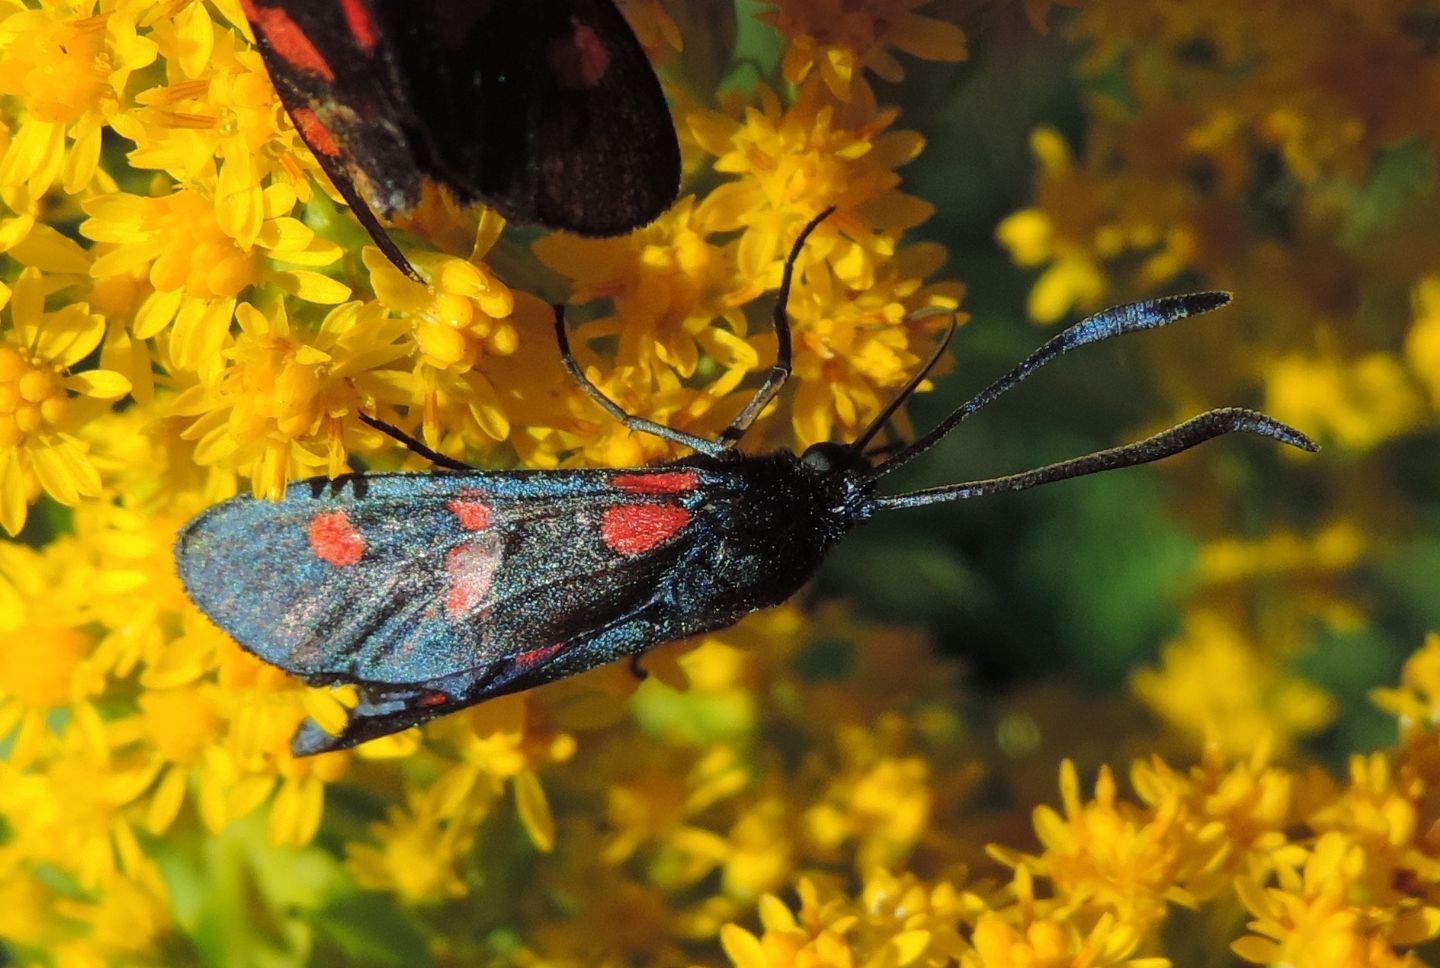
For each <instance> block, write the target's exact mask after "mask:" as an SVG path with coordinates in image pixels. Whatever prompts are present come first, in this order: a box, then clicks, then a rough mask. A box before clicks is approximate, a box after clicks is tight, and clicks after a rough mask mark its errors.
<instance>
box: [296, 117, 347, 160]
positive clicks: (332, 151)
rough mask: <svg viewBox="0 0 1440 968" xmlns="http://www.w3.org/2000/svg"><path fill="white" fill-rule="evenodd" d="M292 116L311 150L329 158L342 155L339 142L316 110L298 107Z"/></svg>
mask: <svg viewBox="0 0 1440 968" xmlns="http://www.w3.org/2000/svg"><path fill="white" fill-rule="evenodd" d="M290 118H291V120H293V121H294V122H295V127H296V128H297V129H299V131H300V137H301V138H304V139H305V143H306V144H307V145H309V146H310V150H311V151H313V152H315V153H316V154H318V155H325V156H327V157H329V158H339V157H340V145H339V143H338V142H336V140H335V136H334V135H332V134H331V133H330V129H329V128H327V127H325V125H324V124H323V123H322V122H321V120H320V118H319V116H318V115H316V114H315V112H314V111H312V110H310V109H309V108H296V109H295V110H294V111H291V112H290Z"/></svg>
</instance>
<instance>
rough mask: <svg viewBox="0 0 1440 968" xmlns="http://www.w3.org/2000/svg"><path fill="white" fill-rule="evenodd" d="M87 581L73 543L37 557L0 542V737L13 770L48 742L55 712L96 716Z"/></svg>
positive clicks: (88, 566) (87, 718)
mask: <svg viewBox="0 0 1440 968" xmlns="http://www.w3.org/2000/svg"><path fill="white" fill-rule="evenodd" d="M95 581H96V570H95V569H94V567H93V564H92V563H91V562H90V561H89V560H87V556H86V551H85V548H84V547H83V546H81V545H80V544H79V543H78V542H75V541H73V540H69V541H63V542H56V543H53V544H51V545H50V546H48V547H47V548H46V550H45V553H43V554H41V553H37V552H35V551H33V550H31V549H30V548H27V547H25V546H24V545H18V544H14V543H12V542H0V642H3V645H0V737H3V738H4V739H5V741H6V742H7V743H8V744H10V745H9V747H8V753H7V759H8V761H9V762H10V763H11V764H12V765H13V766H15V767H17V768H23V767H25V766H27V765H29V764H30V762H31V761H32V760H34V759H35V758H36V757H37V756H39V755H41V754H42V753H43V752H45V751H46V749H47V747H48V746H49V745H50V744H52V743H53V739H54V737H53V733H52V730H54V729H55V728H56V726H57V721H56V720H53V719H52V713H54V712H55V711H56V710H61V709H66V710H69V711H70V714H71V715H72V716H74V717H77V718H78V719H79V720H80V721H81V722H83V723H86V724H88V725H91V726H93V724H94V722H95V717H96V716H97V715H98V714H97V713H96V711H95V710H94V709H93V708H91V706H90V703H91V701H93V700H94V699H95V697H96V696H98V695H99V694H100V692H101V691H102V690H103V688H104V675H103V673H102V672H101V671H100V670H99V669H97V668H96V666H95V664H94V663H93V662H92V661H91V652H92V650H93V649H94V647H95V635H94V632H93V628H92V625H91V623H92V621H93V619H94V614H93V612H92V611H91V609H90V596H89V591H90V589H91V588H92V586H93V584H94V582H95Z"/></svg>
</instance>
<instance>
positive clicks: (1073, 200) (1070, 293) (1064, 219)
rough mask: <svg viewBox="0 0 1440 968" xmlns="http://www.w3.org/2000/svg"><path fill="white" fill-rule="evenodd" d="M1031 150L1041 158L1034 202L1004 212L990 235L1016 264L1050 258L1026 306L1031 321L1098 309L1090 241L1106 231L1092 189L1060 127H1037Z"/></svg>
mask: <svg viewBox="0 0 1440 968" xmlns="http://www.w3.org/2000/svg"><path fill="white" fill-rule="evenodd" d="M1030 150H1031V151H1032V152H1033V153H1034V155H1035V159H1036V161H1038V162H1039V163H1040V177H1041V181H1040V187H1039V191H1038V194H1039V200H1038V204H1037V205H1036V206H1035V207H1034V208H1027V209H1023V210H1021V211H1019V212H1015V213H1014V214H1012V215H1009V216H1007V217H1006V218H1005V219H1004V220H1002V221H1001V222H1000V224H999V225H998V226H997V227H996V229H995V237H996V239H997V240H998V241H999V242H1000V244H1001V245H1003V246H1005V247H1006V248H1008V249H1009V250H1010V256H1011V258H1012V259H1014V260H1015V262H1016V263H1017V264H1019V265H1022V266H1027V267H1030V266H1040V265H1043V264H1044V263H1047V262H1048V263H1050V265H1049V266H1048V267H1047V268H1046V269H1045V271H1044V272H1042V273H1041V274H1040V277H1039V278H1038V279H1036V280H1035V285H1034V287H1033V288H1032V289H1031V290H1030V299H1029V302H1028V304H1027V306H1026V311H1027V313H1028V314H1029V316H1030V318H1031V319H1033V320H1035V321H1036V322H1041V323H1054V322H1057V321H1058V320H1060V319H1063V318H1065V317H1066V316H1069V315H1071V314H1072V313H1073V311H1075V310H1080V311H1082V312H1084V311H1090V310H1094V309H1098V308H1099V306H1100V303H1101V301H1102V300H1103V299H1104V298H1105V296H1106V294H1107V292H1108V289H1109V286H1108V284H1107V282H1106V279H1105V273H1104V271H1103V270H1102V269H1101V268H1100V266H1099V264H1098V262H1097V260H1096V258H1095V255H1094V253H1093V251H1092V246H1093V245H1094V243H1095V241H1096V239H1097V238H1099V237H1101V236H1103V235H1105V234H1109V233H1108V232H1107V227H1106V226H1104V225H1102V224H1100V219H1101V218H1103V217H1104V213H1103V212H1101V211H1100V210H1099V208H1098V206H1097V205H1096V200H1095V196H1096V194H1097V188H1096V186H1095V185H1094V184H1093V183H1091V181H1090V179H1089V177H1088V175H1087V173H1085V172H1083V171H1077V170H1076V168H1075V164H1074V160H1073V159H1072V158H1071V155H1070V149H1069V146H1067V145H1066V144H1065V140H1064V139H1063V138H1062V137H1061V136H1060V134H1059V132H1056V131H1054V130H1052V129H1050V128H1037V129H1036V130H1035V131H1034V132H1032V133H1031V135H1030Z"/></svg>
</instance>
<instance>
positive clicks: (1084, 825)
mask: <svg viewBox="0 0 1440 968" xmlns="http://www.w3.org/2000/svg"><path fill="white" fill-rule="evenodd" d="M1060 795H1061V799H1062V802H1063V804H1064V814H1063V815H1062V814H1060V813H1058V812H1056V811H1055V810H1054V809H1052V808H1050V807H1048V806H1040V807H1037V808H1036V809H1035V816H1034V823H1035V834H1036V836H1038V837H1039V838H1040V843H1041V846H1042V847H1043V848H1044V849H1043V851H1042V853H1041V854H1039V855H1038V856H1037V857H1034V858H1029V859H1026V858H1022V857H1019V856H1015V855H1002V859H1007V861H1008V862H1011V863H1016V864H1017V866H1018V865H1019V864H1022V863H1023V864H1024V866H1026V867H1029V868H1030V869H1031V870H1032V871H1033V872H1034V873H1036V874H1042V875H1044V876H1046V877H1048V878H1049V879H1050V880H1051V882H1052V883H1053V884H1054V885H1055V892H1056V895H1057V899H1059V900H1060V901H1061V903H1063V904H1064V905H1065V907H1066V908H1075V909H1078V910H1080V911H1082V912H1084V913H1085V914H1086V916H1087V919H1088V918H1099V917H1101V916H1104V915H1106V914H1109V915H1111V916H1113V917H1114V918H1115V919H1116V921H1117V922H1118V923H1119V924H1121V925H1126V926H1129V927H1131V928H1133V929H1134V930H1136V931H1138V932H1139V933H1140V934H1142V935H1143V934H1145V933H1148V931H1149V930H1150V929H1151V927H1152V926H1153V925H1154V924H1155V923H1156V922H1157V921H1158V920H1159V919H1160V918H1161V917H1163V915H1164V913H1165V907H1166V902H1167V901H1174V902H1177V903H1182V904H1187V905H1190V904H1193V903H1194V902H1193V900H1192V897H1191V895H1190V893H1189V892H1188V891H1187V890H1185V888H1184V887H1183V885H1182V884H1181V883H1180V881H1179V879H1178V878H1177V874H1179V872H1180V871H1182V870H1184V868H1185V865H1186V862H1187V861H1189V860H1190V858H1189V857H1188V856H1186V851H1185V848H1186V847H1187V844H1186V840H1185V838H1184V836H1183V835H1182V831H1183V821H1184V812H1183V810H1182V809H1181V805H1180V803H1179V801H1178V800H1176V799H1167V800H1165V801H1162V802H1160V803H1156V804H1153V805H1151V806H1150V808H1149V809H1148V810H1141V809H1138V808H1137V807H1135V805H1133V804H1130V803H1127V802H1123V801H1121V800H1120V799H1119V798H1118V797H1117V794H1116V789H1115V778H1114V775H1113V774H1112V773H1111V771H1110V768H1109V767H1102V768H1101V770H1100V776H1099V778H1098V779H1097V780H1096V781H1095V798H1094V799H1093V800H1091V801H1088V802H1085V801H1082V800H1081V798H1080V780H1079V775H1078V774H1077V772H1076V770H1075V765H1074V764H1073V763H1071V762H1070V761H1069V760H1066V761H1065V762H1064V763H1063V764H1061V767H1060Z"/></svg>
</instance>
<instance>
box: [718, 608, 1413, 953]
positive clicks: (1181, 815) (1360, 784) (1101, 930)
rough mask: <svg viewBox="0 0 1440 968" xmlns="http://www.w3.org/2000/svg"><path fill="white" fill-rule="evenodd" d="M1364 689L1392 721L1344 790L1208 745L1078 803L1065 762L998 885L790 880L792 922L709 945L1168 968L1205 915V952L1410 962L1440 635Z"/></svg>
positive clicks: (1264, 754) (891, 877)
mask: <svg viewBox="0 0 1440 968" xmlns="http://www.w3.org/2000/svg"><path fill="white" fill-rule="evenodd" d="M1376 698H1377V701H1378V702H1380V704H1381V705H1383V706H1385V707H1386V708H1388V709H1390V710H1391V711H1392V712H1395V713H1397V714H1399V715H1401V716H1402V729H1401V741H1400V744H1399V747H1398V748H1397V749H1395V750H1393V751H1387V752H1377V753H1373V754H1370V755H1368V756H1365V755H1357V756H1355V757H1352V759H1351V762H1350V775H1349V778H1348V780H1347V781H1345V782H1336V781H1334V780H1331V779H1330V778H1329V777H1328V776H1327V775H1325V774H1324V773H1323V772H1321V771H1319V770H1316V769H1313V768H1312V769H1309V770H1299V771H1289V770H1286V769H1284V768H1282V767H1279V766H1276V765H1274V764H1272V763H1271V762H1270V754H1269V751H1268V747H1267V746H1266V745H1265V744H1263V743H1262V744H1261V745H1260V746H1259V747H1258V748H1257V749H1256V750H1255V752H1253V753H1252V754H1251V756H1250V757H1249V758H1248V759H1246V760H1243V761H1239V762H1233V763H1232V762H1227V760H1226V759H1225V757H1224V756H1223V755H1222V754H1221V753H1220V751H1219V746H1218V745H1217V744H1216V743H1214V742H1212V743H1209V744H1207V745H1206V748H1205V755H1204V757H1203V759H1202V761H1201V762H1200V764H1199V765H1197V766H1196V767H1194V768H1192V769H1190V770H1188V771H1185V770H1176V769H1175V768H1173V767H1171V766H1169V765H1168V764H1167V763H1166V762H1165V761H1164V760H1162V759H1161V758H1159V757H1158V756H1152V757H1150V758H1149V759H1146V760H1137V761H1136V762H1135V763H1134V764H1133V766H1132V767H1131V771H1130V786H1131V788H1132V789H1133V791H1134V792H1133V794H1131V795H1130V796H1128V797H1127V796H1122V795H1121V794H1120V793H1119V790H1118V785H1117V782H1116V779H1115V777H1114V775H1113V774H1112V772H1111V771H1110V769H1109V768H1108V767H1102V768H1101V769H1100V772H1099V777H1098V779H1097V781H1096V783H1095V788H1094V793H1093V795H1092V796H1091V797H1089V798H1087V797H1085V796H1084V795H1083V793H1082V792H1081V789H1080V782H1079V778H1078V774H1077V771H1076V768H1075V766H1074V765H1073V764H1072V763H1070V762H1069V761H1066V762H1065V763H1064V764H1063V765H1062V767H1061V770H1060V793H1061V809H1060V810H1055V809H1053V808H1051V807H1048V806H1042V807H1039V808H1037V809H1036V811H1035V815H1034V831H1035V836H1036V839H1037V841H1038V845H1039V849H1038V850H1037V851H1035V852H1033V853H1029V852H1021V851H1016V850H1012V849H1008V848H1000V847H992V848H991V850H990V853H991V856H992V857H993V858H994V859H995V860H999V861H1001V862H1002V863H1003V864H1004V865H1006V867H1008V868H1009V869H1010V873H1009V874H1008V876H1003V877H999V878H995V877H983V876H979V875H980V873H981V872H980V871H977V870H974V869H970V868H965V867H958V866H957V867H956V868H955V870H954V872H953V873H951V874H949V875H947V876H942V877H936V878H929V879H926V878H921V877H919V876H917V875H915V874H910V873H907V874H902V875H898V876H897V875H896V874H894V873H892V872H891V870H893V868H889V869H887V868H886V867H883V866H881V867H875V868H872V869H871V870H870V871H869V872H868V873H867V874H866V876H865V878H864V884H863V887H862V888H861V889H860V890H859V891H857V892H855V893H853V894H852V893H850V892H849V891H847V890H845V889H843V888H842V887H840V886H838V885H836V884H835V883H834V882H833V881H829V880H826V879H823V878H820V877H806V878H801V879H800V880H799V882H798V884H797V892H798V895H799V902H800V903H799V910H798V911H795V910H792V909H791V908H790V907H789V906H787V905H786V904H785V903H783V902H782V901H781V900H780V898H779V897H777V896H776V895H773V894H771V895H767V896H766V897H764V898H762V899H761V900H760V902H759V905H758V914H759V922H760V930H759V932H758V933H756V932H754V931H751V930H748V929H746V928H743V927H740V926H738V925H727V926H726V927H725V928H724V929H723V930H722V931H721V941H722V943H723V944H724V947H725V951H726V953H727V954H728V955H729V957H730V960H731V962H732V963H733V964H734V965H736V966H737V968H779V966H810V965H867V966H869V965H874V966H880V965H920V964H925V965H961V966H965V968H1022V966H1023V968H1060V966H1074V965H1080V966H1087V968H1090V966H1096V968H1098V966H1122V965H1123V966H1131V968H1164V966H1168V965H1170V964H1171V961H1170V960H1169V959H1168V958H1165V957H1160V956H1158V952H1157V945H1156V938H1157V937H1158V932H1159V930H1160V929H1161V927H1162V926H1163V925H1165V924H1166V923H1167V922H1170V921H1182V920H1183V919H1184V918H1185V917H1187V916H1189V917H1193V916H1194V915H1195V914H1199V915H1201V916H1204V917H1205V918H1206V923H1207V924H1208V925H1209V928H1208V929H1207V932H1206V933H1207V934H1208V936H1209V938H1208V942H1209V944H1210V945H1211V946H1212V947H1211V948H1210V949H1209V950H1210V951H1211V956H1212V957H1221V956H1222V952H1223V947H1224V945H1225V939H1230V942H1229V948H1230V950H1231V951H1232V952H1233V953H1234V954H1235V955H1238V956H1239V957H1241V958H1243V959H1244V960H1246V961H1248V962H1251V963H1254V964H1271V965H1274V964H1284V965H1306V966H1314V968H1349V966H1362V965H1373V966H1385V965H1396V966H1398V965H1415V964H1419V962H1418V961H1415V960H1414V958H1413V956H1412V955H1410V954H1408V953H1407V952H1406V949H1408V948H1410V947H1412V946H1414V945H1417V944H1420V943H1422V942H1425V941H1430V940H1433V939H1435V938H1437V937H1440V844H1437V842H1436V840H1435V831H1434V824H1435V822H1436V819H1437V818H1436V813H1435V807H1434V804H1435V802H1436V797H1437V792H1440V758H1437V757H1436V750H1437V748H1440V747H1437V742H1440V728H1437V726H1440V705H1437V702H1440V636H1431V637H1430V639H1429V641H1428V642H1427V643H1426V645H1425V647H1424V648H1423V649H1421V650H1420V651H1419V652H1417V653H1416V654H1415V656H1414V657H1413V658H1412V659H1411V660H1410V662H1409V663H1408V664H1407V666H1406V668H1405V673H1404V679H1403V683H1402V687H1401V688H1399V689H1394V690H1383V691H1380V692H1377V694H1376ZM1181 930H1182V931H1183V930H1184V929H1183V928H1182V929H1181ZM1199 950H1204V949H1203V948H1201V949H1199Z"/></svg>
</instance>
